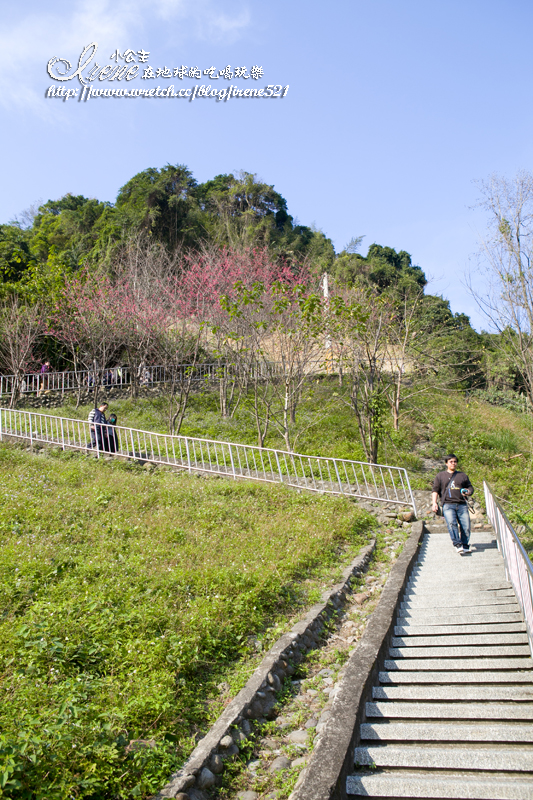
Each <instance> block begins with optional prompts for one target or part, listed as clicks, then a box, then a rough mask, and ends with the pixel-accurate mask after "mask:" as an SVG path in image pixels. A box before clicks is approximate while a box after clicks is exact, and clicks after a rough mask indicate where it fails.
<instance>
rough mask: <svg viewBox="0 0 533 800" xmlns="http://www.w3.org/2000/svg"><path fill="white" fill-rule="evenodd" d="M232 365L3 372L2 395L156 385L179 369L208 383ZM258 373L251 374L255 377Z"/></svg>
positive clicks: (276, 368)
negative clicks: (135, 384) (14, 392)
mask: <svg viewBox="0 0 533 800" xmlns="http://www.w3.org/2000/svg"><path fill="white" fill-rule="evenodd" d="M225 368H228V369H230V370H231V371H232V372H235V367H234V366H233V365H229V366H227V367H226V366H225V365H224V364H223V363H220V362H218V363H217V362H213V363H208V364H195V365H191V364H182V365H179V366H175V367H164V366H160V365H154V366H147V367H143V368H142V369H141V370H140V372H139V373H136V374H135V376H134V373H133V372H132V370H130V369H129V368H128V367H113V368H110V369H105V370H103V371H102V372H100V371H99V372H98V374H95V373H94V372H92V371H91V370H71V371H69V370H65V371H64V372H46V373H44V374H41V373H40V372H32V373H28V374H26V375H24V377H23V378H22V379H21V378H20V377H19V378H17V377H16V376H15V375H0V397H3V396H4V395H8V396H10V395H11V394H12V392H13V388H14V387H15V388H16V387H17V386H18V391H19V393H20V394H22V395H24V394H37V395H38V394H40V393H41V392H46V391H50V392H61V393H62V394H63V393H64V392H73V391H78V389H80V388H82V389H86V390H92V389H93V388H94V386H95V383H96V382H98V384H99V386H104V387H112V386H119V387H122V386H131V384H132V382H133V377H135V380H136V383H137V385H139V386H153V385H154V384H158V383H170V381H171V380H172V378H173V376H174V377H176V375H177V373H178V372H179V373H180V374H181V375H182V376H184V377H185V376H186V377H189V375H191V376H192V379H193V381H196V382H205V381H213V380H216V379H217V378H218V377H219V375H220V371H221V370H223V369H225ZM256 369H258V370H259V374H260V376H265V375H266V372H267V371H270V373H271V374H272V373H273V374H281V367H280V365H279V364H276V363H274V362H272V363H268V364H264V365H259V366H258V367H256ZM254 375H255V373H250V377H253V376H254Z"/></svg>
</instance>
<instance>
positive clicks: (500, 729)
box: [361, 722, 533, 744]
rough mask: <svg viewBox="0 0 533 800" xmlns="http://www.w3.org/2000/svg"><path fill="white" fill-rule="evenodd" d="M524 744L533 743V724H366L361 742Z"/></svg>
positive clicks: (362, 730) (362, 728)
mask: <svg viewBox="0 0 533 800" xmlns="http://www.w3.org/2000/svg"><path fill="white" fill-rule="evenodd" d="M376 739H377V740H379V741H380V742H398V741H405V742H514V743H518V742H524V743H528V744H533V725H528V724H522V723H520V722H509V723H497V722H478V723H476V724H472V725H466V724H464V723H456V722H454V723H450V722H363V723H362V724H361V741H367V740H376Z"/></svg>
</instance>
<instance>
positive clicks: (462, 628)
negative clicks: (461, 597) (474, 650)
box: [394, 620, 526, 637]
mask: <svg viewBox="0 0 533 800" xmlns="http://www.w3.org/2000/svg"><path fill="white" fill-rule="evenodd" d="M524 631H526V626H525V623H524V622H523V620H515V621H513V622H495V623H490V622H489V623H482V622H474V623H470V624H465V623H460V622H457V623H456V624H454V623H453V622H450V623H448V624H447V625H439V624H438V623H437V624H434V625H417V624H416V623H415V624H410V623H409V621H408V620H406V621H405V624H403V625H396V626H395V628H394V635H395V636H413V637H416V636H431V635H432V634H433V633H435V634H437V635H439V636H445V635H447V634H452V635H454V636H459V635H461V634H463V633H466V634H472V633H500V632H501V633H522V632H524Z"/></svg>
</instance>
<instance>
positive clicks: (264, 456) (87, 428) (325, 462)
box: [0, 408, 416, 513]
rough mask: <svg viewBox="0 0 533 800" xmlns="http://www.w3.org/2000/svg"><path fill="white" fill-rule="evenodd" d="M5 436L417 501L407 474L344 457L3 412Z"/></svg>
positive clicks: (314, 488) (0, 425) (327, 490)
mask: <svg viewBox="0 0 533 800" xmlns="http://www.w3.org/2000/svg"><path fill="white" fill-rule="evenodd" d="M5 436H10V437H16V438H18V439H24V440H26V441H29V442H30V444H32V445H33V444H34V443H38V442H43V443H46V444H54V445H58V446H59V447H61V448H62V449H63V450H66V449H67V448H68V449H74V450H82V451H85V452H87V453H92V454H95V455H96V456H98V457H100V456H101V455H112V456H115V457H120V458H126V459H132V460H136V461H147V462H152V463H154V464H169V465H171V466H173V467H176V468H179V469H185V470H187V471H188V472H193V471H194V472H207V473H214V474H217V475H225V476H226V477H230V478H234V479H237V478H247V479H248V480H256V481H266V482H268V483H283V484H284V485H285V486H291V487H294V488H297V489H307V490H309V491H311V492H319V493H322V494H334V495H345V496H347V497H357V498H364V499H367V500H378V501H381V502H386V503H394V504H397V505H405V506H410V507H411V508H413V510H414V511H415V513H416V506H415V500H414V497H413V493H412V491H411V485H410V483H409V478H408V475H407V472H406V470H405V469H404V468H403V467H390V466H385V465H383V464H367V463H364V462H361V461H349V460H347V459H342V458H325V457H322V456H307V455H302V454H300V453H288V452H287V451H285V450H273V449H270V448H267V447H256V446H254V445H247V444H234V443H232V442H221V441H215V440H211V439H196V438H193V437H190V436H170V435H168V434H164V433H153V432H152V431H141V430H137V429H135V428H125V427H122V426H118V425H117V426H111V425H94V424H93V425H92V427H91V425H90V424H89V422H86V421H85V420H79V419H67V418H65V417H55V416H52V415H48V414H38V413H36V412H33V411H16V410H14V409H9V408H0V440H2V439H3V438H4V437H5Z"/></svg>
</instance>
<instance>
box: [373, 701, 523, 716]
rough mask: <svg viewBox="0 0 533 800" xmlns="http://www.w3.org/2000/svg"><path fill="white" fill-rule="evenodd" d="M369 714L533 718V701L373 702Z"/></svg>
mask: <svg viewBox="0 0 533 800" xmlns="http://www.w3.org/2000/svg"><path fill="white" fill-rule="evenodd" d="M428 699H429V698H428ZM366 716H367V718H370V717H379V718H387V719H391V718H395V719H398V718H404V719H435V720H436V719H497V720H502V721H503V720H517V719H523V720H533V704H532V703H506V704H504V703H489V702H486V703H465V702H461V703H458V702H456V703H434V702H426V703H424V702H422V703H409V702H404V703H397V702H396V703H395V702H377V703H376V702H369V703H367V704H366Z"/></svg>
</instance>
